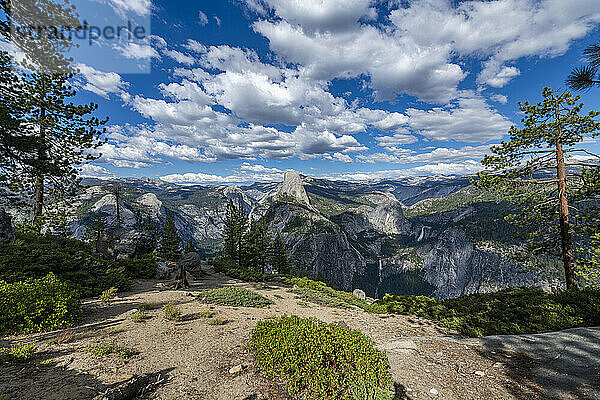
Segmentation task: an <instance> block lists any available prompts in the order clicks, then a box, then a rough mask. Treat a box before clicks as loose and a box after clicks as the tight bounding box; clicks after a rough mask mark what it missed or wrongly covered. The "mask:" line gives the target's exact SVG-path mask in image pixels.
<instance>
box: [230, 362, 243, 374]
mask: <svg viewBox="0 0 600 400" xmlns="http://www.w3.org/2000/svg"><path fill="white" fill-rule="evenodd" d="M243 370H244V366H243V365H242V364H239V365H236V366H235V367H231V368H230V369H229V373H230V374H239V373H240V372H242V371H243Z"/></svg>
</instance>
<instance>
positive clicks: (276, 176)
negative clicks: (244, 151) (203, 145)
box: [161, 163, 284, 184]
mask: <svg viewBox="0 0 600 400" xmlns="http://www.w3.org/2000/svg"><path fill="white" fill-rule="evenodd" d="M283 173H284V171H283V170H280V169H277V168H267V167H265V166H264V165H261V164H249V163H243V164H242V165H240V167H239V168H238V169H237V170H236V171H235V172H234V173H233V174H231V175H226V176H222V175H215V174H206V173H203V172H188V173H184V174H170V175H165V176H163V177H161V179H162V180H164V181H166V182H171V183H179V184H232V183H252V182H278V181H281V180H283Z"/></svg>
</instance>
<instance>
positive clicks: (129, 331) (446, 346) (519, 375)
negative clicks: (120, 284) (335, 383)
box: [0, 274, 600, 400]
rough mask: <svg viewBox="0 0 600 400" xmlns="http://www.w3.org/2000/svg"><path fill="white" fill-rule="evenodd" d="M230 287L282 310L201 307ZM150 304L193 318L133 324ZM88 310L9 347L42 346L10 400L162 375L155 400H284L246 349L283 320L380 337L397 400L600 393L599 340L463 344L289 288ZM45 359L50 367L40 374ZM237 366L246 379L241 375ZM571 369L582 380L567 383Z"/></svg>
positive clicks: (16, 378)
mask: <svg viewBox="0 0 600 400" xmlns="http://www.w3.org/2000/svg"><path fill="white" fill-rule="evenodd" d="M221 286H237V287H245V288H248V289H252V290H255V291H257V292H258V293H260V294H262V295H264V296H266V297H268V298H269V299H271V300H273V301H274V302H275V304H274V305H271V306H269V307H266V308H263V309H254V308H245V307H226V306H209V305H206V304H203V303H201V302H200V301H198V300H197V299H196V298H195V297H194V296H195V295H196V294H197V293H198V292H199V291H201V290H204V289H209V288H214V287H221ZM143 302H152V303H156V304H158V305H159V306H162V305H164V304H166V303H168V302H174V303H176V304H178V306H179V307H180V308H181V310H182V311H183V317H184V318H183V321H181V322H178V323H172V322H169V321H166V320H164V318H163V316H162V311H161V310H160V309H156V310H152V311H148V312H147V313H148V314H149V315H150V316H151V318H150V319H148V320H146V321H144V322H142V323H134V322H133V321H132V320H131V318H130V316H131V314H132V313H133V312H135V310H137V308H138V307H139V306H140V304H141V303H143ZM206 309H211V310H212V311H214V312H215V313H216V314H215V316H217V317H220V318H222V319H225V320H227V323H226V324H225V325H221V326H214V325H209V323H208V320H207V319H205V318H201V317H200V312H202V310H206ZM84 310H85V320H84V321H83V324H82V325H79V326H78V327H76V328H74V329H72V330H69V331H66V332H65V331H62V332H51V333H44V334H36V335H26V336H19V337H6V338H3V339H0V345H2V346H7V345H10V344H11V343H13V342H15V341H17V340H18V341H23V340H36V342H37V343H38V345H39V351H38V355H37V356H36V359H35V360H34V362H32V363H28V364H26V365H10V364H3V365H1V368H0V394H2V395H3V400H13V399H14V400H17V399H18V400H29V399H32V400H33V399H35V400H39V399H56V400H59V399H60V400H67V399H73V400H75V399H76V400H81V399H91V398H93V397H94V396H95V395H96V394H98V393H100V392H103V391H105V390H106V389H107V388H108V387H110V386H111V385H114V384H117V383H119V382H124V381H126V380H128V379H130V378H131V377H132V376H134V375H138V374H141V373H153V372H158V371H163V372H165V373H167V374H168V376H169V380H168V381H166V382H165V383H163V384H162V385H161V386H160V387H159V388H158V389H157V390H156V391H155V392H154V393H152V394H151V395H150V396H149V397H147V398H151V399H163V400H175V399H205V400H213V399H215V400H221V399H223V400H225V399H226V400H238V399H239V400H259V399H286V398H287V396H286V394H285V392H284V391H283V390H282V388H281V386H278V385H275V384H272V383H269V382H267V381H266V380H265V379H263V377H262V376H261V374H260V373H259V372H258V371H256V370H255V369H254V368H253V366H252V356H251V355H250V354H249V353H248V352H247V351H246V350H245V348H244V345H245V344H246V343H247V340H248V337H249V333H250V331H251V330H252V328H253V327H254V326H255V324H256V322H257V321H258V320H261V319H264V318H266V317H268V316H277V315H283V314H288V315H290V314H297V315H302V316H312V317H316V318H319V319H321V320H323V321H326V322H344V323H346V324H347V325H348V326H349V327H351V328H355V329H360V330H361V331H362V332H363V333H365V334H366V335H368V336H370V337H371V338H372V339H373V340H374V341H375V343H376V344H377V346H378V347H379V348H380V349H382V350H384V351H385V352H386V353H387V355H388V358H389V360H390V364H391V367H392V375H393V378H394V381H395V382H396V384H395V389H396V398H397V399H411V400H412V399H445V400H463V399H473V400H475V399H477V400H479V399H491V400H504V399H547V398H549V397H548V395H547V393H546V392H545V391H544V390H543V389H542V386H544V387H545V385H549V386H548V387H547V388H548V389H550V391H549V393H550V394H552V395H557V396H566V395H571V396H580V397H570V398H597V397H590V396H592V395H594V393H596V392H595V391H594V390H597V389H590V388H591V387H592V386H590V384H591V382H593V380H594V379H595V377H596V376H597V372H598V370H597V368H598V366H599V365H600V360H599V350H598V346H596V343H598V339H599V338H600V331H599V330H598V329H590V330H583V331H577V330H576V331H573V332H571V331H567V332H562V333H559V334H556V335H555V336H552V335H549V336H539V335H531V336H533V337H534V338H535V340H536V341H535V342H531V341H527V340H525V341H523V340H521V339H519V340H517V339H511V338H512V337H490V338H482V339H461V338H459V337H458V335H456V333H455V332H452V331H449V330H447V329H444V328H440V327H438V326H436V325H435V324H433V323H431V322H429V321H427V320H423V319H419V318H415V317H410V316H400V315H374V314H368V313H366V312H364V311H362V310H360V309H336V308H331V307H324V306H318V305H315V304H310V305H307V304H306V303H305V302H303V301H300V300H299V299H297V298H296V296H295V295H294V294H293V293H290V292H289V288H288V287H285V286H283V285H279V284H260V283H243V282H240V281H237V280H234V279H230V278H228V277H225V276H223V275H221V274H215V275H211V276H209V277H208V278H206V279H203V280H200V281H196V282H193V283H192V287H191V288H190V289H189V290H188V291H171V290H165V289H164V284H163V283H161V282H159V281H154V280H148V281H141V282H138V283H137V284H136V285H135V286H134V288H133V290H132V291H131V292H128V293H123V294H122V295H121V296H120V297H119V298H118V299H117V300H115V301H113V302H111V303H110V304H107V305H105V304H101V303H99V302H98V301H97V300H87V301H86V302H85V304H84ZM538 337H539V339H538ZM67 339H68V340H67ZM95 344H103V345H106V344H109V345H115V346H121V347H128V348H132V349H134V350H135V351H136V352H137V354H136V355H135V356H133V357H132V358H130V359H126V360H123V359H121V358H119V357H117V356H116V355H109V356H97V355H93V354H90V353H89V352H86V351H84V350H85V348H86V347H87V346H90V345H95ZM536 346H537V347H536ZM561 349H562V350H561ZM528 354H531V355H528ZM559 354H560V357H558V358H553V357H556V355H559ZM44 360H51V361H50V363H49V364H48V365H40V364H39V363H40V362H42V361H44ZM237 365H242V366H243V371H242V372H241V373H235V374H231V373H230V372H229V370H230V369H231V368H232V367H234V366H237ZM540 365H541V366H544V369H541V367H540ZM584 366H585V367H584ZM568 370H572V371H573V373H572V375H570V376H566V377H565V376H563V375H561V374H563V373H565V372H566V371H568ZM540 371H544V372H540ZM553 373H555V375H552V374H553ZM542 378H544V379H542ZM546 378H547V379H546ZM557 387H558V388H559V389H560V390H558V389H556V388H557ZM555 389H556V390H555ZM596 394H597V393H596ZM582 395H585V396H588V397H581V396H582ZM559 398H569V397H559Z"/></svg>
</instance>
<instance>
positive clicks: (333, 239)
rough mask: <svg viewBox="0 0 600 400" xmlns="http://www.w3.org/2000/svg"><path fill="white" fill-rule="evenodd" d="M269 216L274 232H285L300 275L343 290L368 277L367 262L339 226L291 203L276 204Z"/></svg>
mask: <svg viewBox="0 0 600 400" xmlns="http://www.w3.org/2000/svg"><path fill="white" fill-rule="evenodd" d="M266 216H267V219H268V220H269V221H270V222H269V224H270V227H271V229H274V230H277V231H280V232H282V235H283V238H284V241H285V243H286V246H287V248H288V251H289V255H290V261H291V264H292V265H294V267H295V268H296V269H297V270H298V271H300V272H303V273H306V274H308V275H309V276H311V277H313V278H316V277H319V278H322V279H323V280H324V281H325V282H327V283H328V284H330V285H332V286H334V287H336V288H339V289H343V290H346V291H350V290H352V289H353V287H352V282H353V279H354V277H355V275H356V274H361V273H364V270H365V268H366V262H365V258H364V257H363V256H362V255H361V254H360V252H359V251H358V250H356V249H355V248H354V247H353V246H352V245H351V244H350V242H349V241H348V237H347V236H346V234H345V233H344V231H343V230H342V229H341V228H340V227H339V226H338V225H337V224H335V223H333V222H331V221H329V220H328V219H327V218H324V217H323V216H322V215H320V214H319V213H317V212H315V211H313V210H312V209H311V208H310V207H309V206H303V205H300V204H292V203H287V202H275V203H273V204H272V205H271V207H270V208H269V209H268V210H267V212H266Z"/></svg>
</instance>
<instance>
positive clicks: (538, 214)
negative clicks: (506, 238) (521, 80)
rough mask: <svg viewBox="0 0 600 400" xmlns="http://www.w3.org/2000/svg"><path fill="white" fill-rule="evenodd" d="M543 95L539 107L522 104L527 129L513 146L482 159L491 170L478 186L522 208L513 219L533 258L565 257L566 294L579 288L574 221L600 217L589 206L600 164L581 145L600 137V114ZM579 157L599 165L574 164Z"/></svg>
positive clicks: (517, 133)
mask: <svg viewBox="0 0 600 400" xmlns="http://www.w3.org/2000/svg"><path fill="white" fill-rule="evenodd" d="M542 94H543V97H544V99H543V101H541V102H539V103H538V104H529V103H528V102H525V103H523V104H521V103H519V109H520V110H521V111H522V112H523V113H524V114H525V118H523V119H522V123H523V125H524V127H523V128H522V129H518V128H516V127H515V126H513V127H512V128H511V129H510V131H509V135H510V140H508V141H505V142H502V143H501V144H500V145H499V146H494V147H492V148H491V150H492V153H493V155H488V156H486V157H485V158H484V159H483V161H482V163H483V165H484V166H486V167H487V170H486V171H484V172H481V173H480V174H479V181H478V185H480V186H483V187H487V188H491V189H494V190H496V191H497V192H498V193H500V194H501V195H503V196H505V197H506V198H507V199H508V200H509V201H511V202H513V203H515V204H516V205H517V208H516V212H515V213H514V214H512V215H509V216H508V219H509V220H511V221H513V222H515V223H516V224H518V226H520V227H521V228H522V232H523V234H522V237H523V239H525V243H526V244H527V248H528V250H529V251H530V253H533V254H540V253H541V254H549V255H556V256H558V257H560V258H561V259H562V262H563V266H564V274H565V282H566V285H567V288H575V287H577V279H576V270H575V255H574V249H573V236H574V233H577V231H581V227H579V226H577V225H573V222H575V221H574V219H573V216H574V214H575V213H577V214H585V213H592V214H593V213H595V212H596V211H595V210H593V209H590V208H589V207H588V206H587V205H586V203H585V201H586V200H587V199H589V198H590V197H591V196H594V195H597V194H598V191H595V190H591V191H590V190H589V189H590V188H593V187H594V186H595V184H593V182H597V180H596V179H595V178H593V177H594V176H597V175H598V174H597V172H598V163H597V160H598V159H600V157H599V156H597V155H595V154H593V153H591V152H590V151H589V150H587V149H586V148H585V147H581V146H579V145H581V143H582V141H583V140H584V138H586V137H596V136H598V135H599V134H600V123H599V122H598V121H597V117H598V115H600V113H598V112H594V111H592V112H589V113H588V114H587V115H582V114H581V110H582V108H583V104H582V103H578V101H579V96H577V97H574V96H572V95H571V94H570V93H569V92H558V91H553V90H552V89H550V88H544V90H543V92H542ZM576 154H581V155H585V156H586V157H591V158H592V159H595V160H596V162H593V161H592V162H586V161H581V160H577V159H573V158H572V155H576ZM569 167H571V168H569ZM586 176H587V177H586ZM596 186H597V185H596ZM594 192H595V193H594ZM579 220H580V221H586V218H579Z"/></svg>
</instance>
